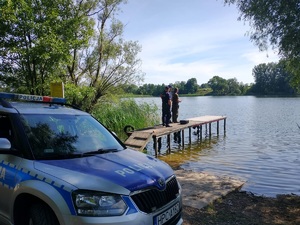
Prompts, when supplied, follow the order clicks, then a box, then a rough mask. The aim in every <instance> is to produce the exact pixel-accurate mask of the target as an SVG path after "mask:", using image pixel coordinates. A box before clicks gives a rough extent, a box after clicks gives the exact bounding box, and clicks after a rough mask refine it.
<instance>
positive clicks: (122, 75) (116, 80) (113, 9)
mask: <svg viewBox="0 0 300 225" xmlns="http://www.w3.org/2000/svg"><path fill="white" fill-rule="evenodd" d="M122 2H126V1H124V0H102V1H99V5H98V6H97V7H98V8H99V9H101V10H99V11H98V12H97V13H96V15H97V24H98V25H97V32H96V36H95V41H94V42H90V45H89V48H88V49H84V51H81V52H80V49H74V53H77V52H78V55H79V56H80V57H79V60H76V59H77V55H74V58H73V61H74V63H73V64H72V65H71V66H68V71H69V73H68V77H69V80H70V81H71V82H70V85H71V86H72V87H73V88H77V89H78V90H79V91H75V92H73V93H69V94H70V95H69V99H72V101H71V102H72V103H73V104H76V105H79V106H80V107H83V108H84V109H85V110H87V111H92V110H93V108H94V107H95V106H96V105H97V103H98V102H99V99H100V98H101V97H105V96H106V95H108V96H109V95H110V94H111V93H117V92H118V91H119V90H120V88H119V86H122V85H126V84H134V83H136V82H139V81H141V80H142V79H143V74H142V73H141V72H140V71H139V66H140V62H141V61H140V60H139V59H138V58H137V54H138V53H139V52H140V50H141V47H140V46H139V45H138V43H137V42H134V41H124V40H123V38H122V34H123V29H124V26H123V24H122V23H121V22H120V21H118V20H117V19H116V18H115V15H116V13H117V12H118V9H119V8H118V6H119V5H120V4H121V3H122ZM79 52H80V53H81V55H80V53H79ZM71 68H72V69H71ZM82 87H83V88H85V89H84V90H85V91H86V92H84V94H82V93H83V92H82ZM86 87H89V89H86ZM70 89H72V88H70ZM74 93H75V94H74Z"/></svg>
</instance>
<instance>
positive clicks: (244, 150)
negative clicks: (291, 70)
mask: <svg viewBox="0 0 300 225" xmlns="http://www.w3.org/2000/svg"><path fill="white" fill-rule="evenodd" d="M180 99H181V100H182V102H181V103H180V108H179V119H187V118H192V117H198V116H204V115H215V116H226V117H227V119H226V132H224V131H223V121H220V132H219V135H217V133H216V132H217V130H216V123H213V125H212V136H211V138H209V137H208V136H205V127H203V139H202V141H200V140H199V139H198V138H197V136H196V135H193V138H192V143H191V144H189V142H188V135H186V136H187V137H186V139H187V140H185V143H186V144H185V145H184V149H183V148H182V146H180V145H179V144H177V143H172V154H169V155H165V154H162V155H161V156H159V158H160V159H162V160H164V161H166V162H167V163H169V164H171V165H176V166H178V165H180V167H182V168H184V169H186V170H193V171H202V172H209V173H213V174H215V175H228V176H232V177H239V178H241V179H243V180H245V181H246V183H245V184H244V186H243V187H242V190H244V191H248V192H252V193H254V194H256V195H264V196H269V197H275V196H276V195H277V194H291V193H294V194H297V195H300V127H299V126H300V98H296V97H295V98H294V97H288V98H285V97H283V98H281V97H254V96H237V97H228V96H225V97H212V96H210V97H207V96H199V97H180ZM135 100H136V101H137V102H147V103H150V104H155V105H157V106H158V107H159V113H161V99H160V98H159V97H156V98H154V97H153V98H136V99H135ZM298 125H299V126H298ZM187 133H188V132H186V134H187ZM164 139H165V140H164ZM164 143H165V144H166V137H165V138H163V144H164ZM149 148H150V151H151V150H153V148H152V145H150V146H147V149H149ZM163 148H165V149H166V146H164V145H163V147H162V149H163Z"/></svg>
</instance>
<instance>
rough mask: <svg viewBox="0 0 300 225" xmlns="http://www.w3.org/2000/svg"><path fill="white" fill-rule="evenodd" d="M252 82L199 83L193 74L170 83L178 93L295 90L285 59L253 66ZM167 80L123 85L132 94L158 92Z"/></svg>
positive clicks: (215, 79)
mask: <svg viewBox="0 0 300 225" xmlns="http://www.w3.org/2000/svg"><path fill="white" fill-rule="evenodd" d="M252 74H253V77H254V81H255V82H254V83H251V84H244V83H242V82H238V80H237V79H236V78H231V79H224V78H222V77H219V76H214V77H212V78H211V79H210V80H209V81H208V82H207V83H204V84H201V85H199V84H198V83H197V79H196V78H191V79H188V80H187V81H176V82H174V83H172V84H171V85H172V86H173V87H177V88H179V93H180V94H181V95H184V94H187V95H215V96H224V95H233V96H234V95H295V94H297V91H296V90H295V89H294V88H293V87H292V86H291V85H290V83H291V79H292V75H291V74H290V73H289V72H288V71H287V70H286V69H285V66H284V63H282V62H279V63H268V64H265V63H264V64H259V65H258V66H255V67H254V69H253V70H252ZM166 85H168V84H161V85H156V84H144V85H142V86H137V85H134V84H132V85H127V86H124V91H125V93H130V94H134V95H151V96H159V95H160V93H161V92H162V91H163V90H164V87H165V86H166Z"/></svg>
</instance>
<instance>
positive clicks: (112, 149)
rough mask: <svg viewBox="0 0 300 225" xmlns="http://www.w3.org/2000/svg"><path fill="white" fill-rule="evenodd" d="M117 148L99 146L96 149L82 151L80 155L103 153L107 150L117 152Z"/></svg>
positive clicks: (107, 151)
mask: <svg viewBox="0 0 300 225" xmlns="http://www.w3.org/2000/svg"><path fill="white" fill-rule="evenodd" d="M118 151H119V150H118V149H116V148H100V149H98V150H96V151H90V152H85V153H82V155H97V154H104V153H109V152H118Z"/></svg>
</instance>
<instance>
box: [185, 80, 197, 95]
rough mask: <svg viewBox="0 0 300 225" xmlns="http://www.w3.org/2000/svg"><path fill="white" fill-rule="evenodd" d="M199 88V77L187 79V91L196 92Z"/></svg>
mask: <svg viewBox="0 0 300 225" xmlns="http://www.w3.org/2000/svg"><path fill="white" fill-rule="evenodd" d="M198 88H199V86H198V84H197V79H196V78H191V79H188V80H187V82H186V85H185V87H184V90H185V92H187V93H189V94H194V93H196V92H197V90H198Z"/></svg>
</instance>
